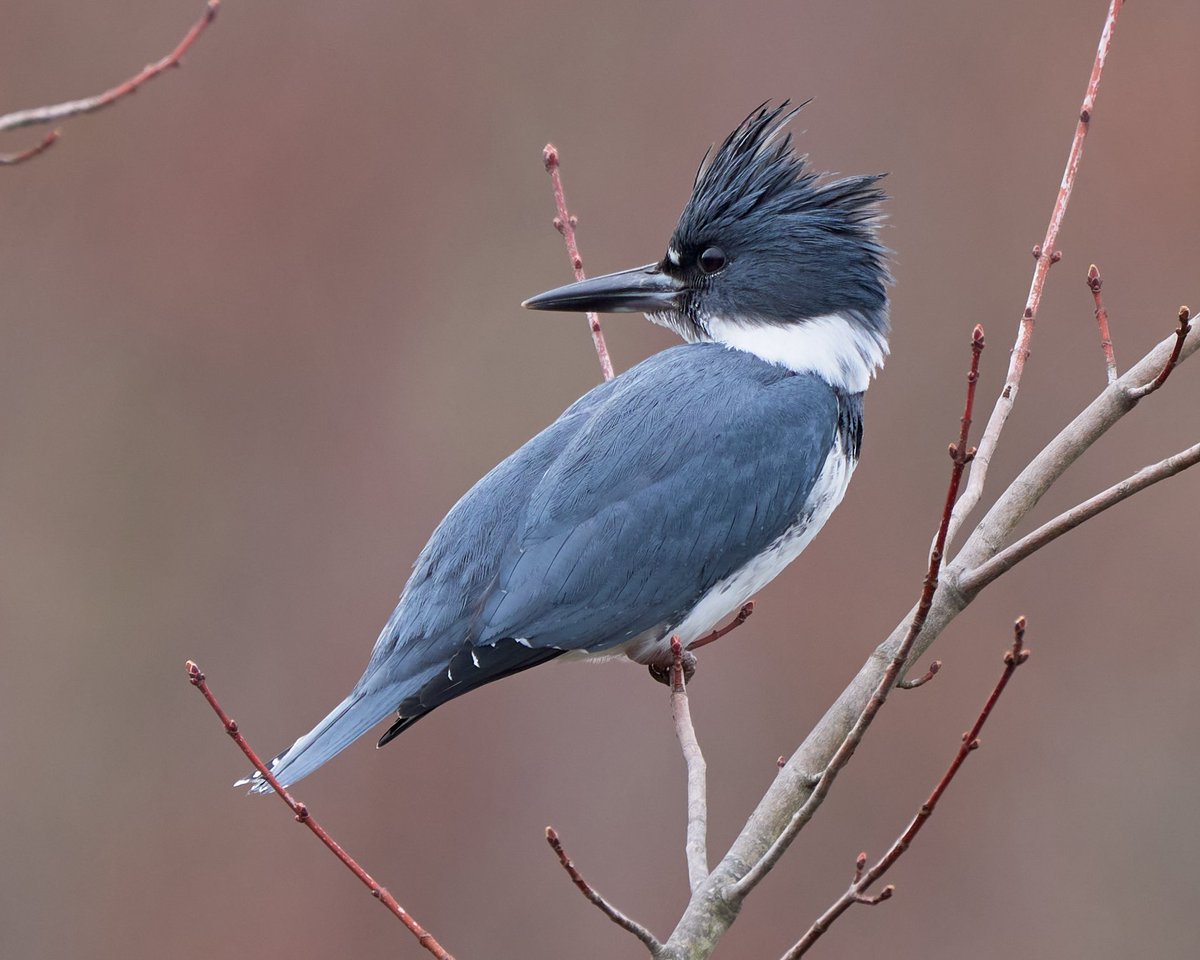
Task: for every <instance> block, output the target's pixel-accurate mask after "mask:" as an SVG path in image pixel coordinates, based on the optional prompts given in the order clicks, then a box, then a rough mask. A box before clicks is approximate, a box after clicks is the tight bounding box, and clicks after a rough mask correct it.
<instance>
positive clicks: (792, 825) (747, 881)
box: [734, 324, 984, 897]
mask: <svg viewBox="0 0 1200 960" xmlns="http://www.w3.org/2000/svg"><path fill="white" fill-rule="evenodd" d="M983 347H984V338H983V327H981V326H980V325H979V324H976V325H975V329H974V331H973V332H972V334H971V368H970V370H969V371H968V373H967V397H966V401H965V403H964V404H963V415H962V420H961V421H960V428H959V435H958V442H957V443H952V444H950V450H949V453H950V459H951V461H952V462H953V466H952V467H951V470H950V483H949V484H948V485H947V488H946V501H945V505H944V506H943V508H942V519H941V523H939V524H938V532H937V536H936V537H935V538H934V544H933V549H932V550H930V552H929V567H928V569H927V571H926V574H925V581H924V584H923V586H922V589H921V599H920V601H919V602H918V603H917V609H916V612H915V613H914V614H913V618H912V621H911V622H910V624H909V627H908V633H907V634H906V635H905V637H904V641H903V642H902V643H901V644H900V646H899V647H898V648H897V649H896V652H895V654H894V655H893V656H892V659H891V662H890V663H889V664H888V667H887V670H885V671H884V674H883V677H882V678H881V679H880V681H879V683H878V684H877V685H876V687H875V690H874V692H873V693H872V694H871V698H870V700H868V701H867V705H866V707H864V708H863V711H862V713H861V714H860V715H859V717H858V720H857V721H855V723H854V725H853V726H852V727H851V728H850V731H849V733H847V734H846V737H845V739H843V740H842V742H841V744H840V745H839V746H838V748H837V750H836V752H835V753H834V754H833V757H832V758H831V759H830V760H829V763H828V764H827V765H826V767H825V770H824V772H822V774H821V777H820V779H819V780H818V781H817V784H816V786H815V787H813V789H812V792H811V793H810V794H809V795H808V799H807V800H805V801H804V804H803V805H802V806H801V807H800V809H799V810H797V811H796V812H795V813H794V814H793V815H792V817H791V820H790V821H789V822H788V825H787V827H785V828H784V830H783V831H782V832H781V833H780V834H779V836H778V837H776V838H775V841H774V842H773V843H772V844H771V846H770V847H769V848H768V850H767V852H766V853H764V854H763V856H762V857H761V858H760V859H759V861H758V862H757V863H756V864H754V866H753V867H751V868H750V869H749V870H748V871H747V872H746V873H745V875H744V876H742V878H741V879H740V880H738V881H737V883H736V884H735V885H734V889H735V890H736V892H737V894H738V895H740V896H742V897H744V896H745V895H746V894H747V893H749V892H750V891H751V890H753V889H754V888H755V887H756V886H757V885H758V883H759V882H760V881H761V880H762V879H763V877H765V876H766V875H767V874H768V873H770V871H771V869H772V868H773V867H774V866H775V864H776V863H777V862H778V861H779V858H780V857H781V856H783V854H784V851H786V850H787V848H788V846H790V845H791V842H792V841H793V840H794V839H795V838H796V836H797V834H799V832H800V831H801V830H802V829H803V827H804V825H805V824H806V823H807V822H808V821H809V820H810V819H811V818H812V815H813V814H814V813H815V812H816V810H817V808H818V807H819V806H820V805H821V804H822V803H823V802H824V800H825V796H826V794H827V793H828V792H829V790H830V788H831V787H832V786H833V781H834V780H835V779H836V777H837V775H838V773H839V771H840V770H841V769H842V768H843V767H844V766H845V765H846V764H847V763H849V762H850V758H851V757H852V756H853V755H854V751H855V750H856V749H858V745H859V743H861V742H862V738H863V736H864V735H865V734H866V732H867V728H868V727H870V725H871V723H872V722H873V721H874V719H875V716H876V715H877V714H878V713H879V710H880V709H881V708H882V707H883V704H884V702H885V701H886V700H887V697H888V694H889V693H890V692H891V689H892V687H893V686H894V685H895V683H896V681H897V680H898V679H899V677H900V674H901V673H902V671H903V670H904V667H905V665H906V664H907V663H908V656H909V653H910V652H911V651H912V648H913V644H914V643H916V640H917V637H918V636H919V635H920V633H921V628H922V627H924V626H925V620H926V618H927V617H928V616H929V610H930V607H931V606H932V605H933V595H934V593H935V592H936V591H937V585H938V573H939V572H940V570H941V566H942V556H943V553H944V551H945V547H946V532H947V530H948V528H949V526H950V516H951V513H952V511H953V510H954V502H955V500H956V498H957V497H958V487H959V483H960V482H961V480H962V475H963V470H964V469H965V467H966V465H967V463H968V462H970V460H971V457H972V456H973V455H974V452H975V451H974V450H973V449H968V448H967V437H968V435H969V433H970V429H971V414H972V411H973V409H974V405H975V386H976V384H977V383H978V382H979V358H980V355H981V354H982V353H983Z"/></svg>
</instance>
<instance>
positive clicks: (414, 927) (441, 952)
mask: <svg viewBox="0 0 1200 960" xmlns="http://www.w3.org/2000/svg"><path fill="white" fill-rule="evenodd" d="M187 672H188V680H189V681H191V684H192V686H194V687H196V688H197V689H198V690H199V691H200V692H201V693H202V694H203V695H204V699H205V700H207V701H208V705H209V706H210V707H212V709H213V712H214V713H215V714H216V715H217V716H218V717H219V718H220V720H221V723H222V724H224V726H225V732H226V733H228V734H229V736H230V737H232V738H233V742H234V743H236V744H237V745H238V747H239V748H240V749H241V751H242V753H244V754H245V755H246V759H247V760H249V761H250V762H251V763H252V764H254V769H255V770H257V771H258V772H259V773H261V774H262V775H263V777H264V778H265V779H266V781H267V783H269V784H270V785H271V787H272V788H273V789H274V791H275V793H276V794H278V795H279V799H280V800H282V801H283V802H284V803H286V804H287V805H288V807H290V808H291V811H292V813H294V814H295V815H296V820H297V821H298V822H299V823H302V824H304V825H305V826H306V827H308V829H309V830H311V831H312V833H313V834H314V835H315V836H316V837H317V839H318V840H320V841H321V842H322V843H323V844H325V846H326V847H327V848H328V849H329V851H330V852H331V853H332V854H333V855H334V856H335V857H337V858H338V859H339V860H341V861H342V863H343V864H345V866H346V868H347V869H348V870H349V871H350V872H351V873H353V874H354V875H355V876H356V877H358V879H359V881H360V882H361V883H362V884H363V885H364V886H365V887H366V888H367V889H368V890H370V891H371V896H373V897H374V898H375V899H376V900H378V901H379V902H380V903H382V904H383V905H384V906H385V907H387V908H388V910H390V911H391V912H392V913H393V914H395V915H396V917H398V918H399V920H400V922H401V923H403V924H404V925H405V926H406V927H407V928H408V929H409V931H410V932H411V933H412V935H413V936H414V937H416V938H417V942H418V943H420V944H421V946H422V947H424V948H425V949H426V950H427V951H429V953H431V954H433V956H435V957H437V958H438V960H454V958H453V957H452V956H451V955H450V954H449V953H447V952H446V950H445V948H444V947H443V946H442V945H441V944H440V943H438V942H437V940H436V939H434V936H433V934H431V933H430V932H429V931H428V930H426V929H425V928H424V927H422V926H421V925H420V924H419V923H417V921H416V920H414V919H413V917H412V915H411V914H409V913H408V911H406V910H405V909H404V908H403V907H402V906H400V904H399V903H398V902H397V901H396V898H395V897H394V896H392V895H391V894H390V893H388V891H387V890H386V889H385V888H384V887H383V886H382V885H380V884H379V883H378V882H377V881H376V880H375V878H374V877H372V876H371V875H370V874H369V873H367V871H366V870H364V869H363V868H362V867H361V866H360V865H359V863H358V861H357V860H355V859H354V858H353V857H352V856H350V854H348V853H347V852H346V851H345V850H344V849H343V848H342V846H341V844H339V843H338V842H337V841H336V840H334V839H333V837H331V836H330V835H329V834H328V833H327V832H326V830H325V828H324V827H322V826H321V825H320V824H319V823H317V821H316V818H314V817H313V815H312V814H311V813H309V810H308V807H306V806H305V805H304V804H303V803H300V802H299V801H297V800H295V799H293V798H292V795H291V794H290V793H288V792H287V790H285V789H284V787H283V785H282V784H281V783H280V782H279V781H278V780H276V779H275V775H274V774H273V773H271V771H270V769H269V768H268V767H267V765H266V764H265V763H263V761H262V760H261V759H260V758H259V756H258V754H257V753H256V752H255V751H254V748H253V747H251V746H250V744H249V743H248V742H247V740H246V738H245V737H244V736H242V734H241V731H239V730H238V725H237V722H236V721H235V720H233V719H231V718H230V716H229V714H227V713H226V712H225V710H224V709H223V708H222V707H221V704H220V703H219V702H218V701H217V698H216V696H215V695H214V694H213V692H212V690H210V689H209V686H208V683H207V681H206V680H205V677H204V674H203V673H202V672H201V670H200V668H199V667H198V666H196V664H195V663H194V662H193V661H191V660H189V661H188V662H187Z"/></svg>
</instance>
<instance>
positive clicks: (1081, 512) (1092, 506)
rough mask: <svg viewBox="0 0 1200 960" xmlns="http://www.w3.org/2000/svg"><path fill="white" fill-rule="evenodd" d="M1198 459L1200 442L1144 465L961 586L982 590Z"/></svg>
mask: <svg viewBox="0 0 1200 960" xmlns="http://www.w3.org/2000/svg"><path fill="white" fill-rule="evenodd" d="M1198 462H1200V443H1198V444H1196V445H1195V446H1194V447H1188V448H1187V449H1186V450H1183V451H1181V452H1179V453H1177V454H1175V455H1174V456H1172V457H1167V458H1166V459H1165V460H1160V461H1159V462H1158V463H1155V464H1151V465H1150V466H1148V467H1143V468H1142V469H1141V470H1139V471H1138V472H1137V473H1135V474H1134V475H1133V476H1131V477H1126V478H1125V479H1124V480H1122V481H1121V482H1120V483H1115V484H1113V485H1112V486H1111V487H1109V488H1108V489H1107V490H1105V491H1104V492H1103V493H1098V494H1096V496H1094V497H1092V498H1090V499H1088V500H1085V501H1083V503H1081V504H1079V505H1078V506H1075V507H1072V508H1071V509H1070V510H1067V511H1065V512H1063V513H1060V514H1059V515H1058V516H1057V517H1055V518H1054V519H1053V520H1051V521H1049V522H1047V523H1044V524H1042V525H1041V526H1040V527H1038V528H1037V529H1036V530H1034V531H1033V533H1031V534H1029V535H1028V536H1025V537H1022V538H1021V539H1020V540H1018V541H1017V542H1016V543H1014V544H1013V545H1012V546H1010V547H1006V548H1005V549H1004V550H1001V551H1000V552H999V553H998V554H996V556H994V557H992V559H990V560H988V561H987V562H986V563H981V564H980V565H979V566H978V567H976V568H975V569H974V570H971V571H970V572H969V573H966V574H964V575H963V576H962V578H961V579H960V580H959V582H958V587H959V589H960V590H963V591H966V592H969V593H975V592H977V591H979V590H982V589H983V588H984V587H986V586H987V585H988V584H989V583H991V582H992V581H993V580H995V579H996V578H997V577H998V576H1000V575H1001V574H1002V573H1005V572H1007V571H1008V570H1011V569H1012V568H1013V567H1014V566H1016V565H1017V564H1018V563H1020V562H1021V561H1022V560H1024V559H1025V558H1026V557H1028V556H1029V555H1030V554H1032V553H1035V552H1036V551H1038V550H1040V549H1042V547H1044V546H1046V544H1048V543H1051V542H1052V541H1054V540H1057V539H1058V538H1059V537H1061V536H1062V535H1063V534H1064V533H1066V532H1067V531H1068V530H1074V529H1075V528H1076V527H1077V526H1079V525H1080V524H1081V523H1083V522H1084V521H1085V520H1090V519H1091V518H1092V517H1094V516H1096V514H1098V513H1102V512H1103V511H1105V510H1107V509H1108V508H1109V507H1112V506H1115V505H1116V504H1118V503H1120V502H1121V501H1122V500H1124V499H1126V498H1127V497H1132V496H1133V495H1134V494H1135V493H1137V492H1138V491H1140V490H1145V489H1146V487H1149V486H1152V485H1153V484H1156V483H1158V482H1159V481H1160V480H1166V479H1167V478H1168V477H1173V476H1175V474H1177V473H1182V472H1183V471H1184V470H1186V469H1187V468H1188V467H1192V466H1195V465H1196V463H1198Z"/></svg>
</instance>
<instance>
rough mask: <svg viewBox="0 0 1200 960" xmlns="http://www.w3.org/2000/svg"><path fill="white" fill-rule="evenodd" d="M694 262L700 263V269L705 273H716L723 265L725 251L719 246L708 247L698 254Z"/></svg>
mask: <svg viewBox="0 0 1200 960" xmlns="http://www.w3.org/2000/svg"><path fill="white" fill-rule="evenodd" d="M696 263H698V264H699V265H700V269H701V270H703V271H704V272H705V273H716V272H717V271H718V270H720V269H721V268H722V267H723V266H725V251H724V250H722V249H721V248H720V247H709V248H708V249H707V250H705V251H704V252H703V253H702V254H700V256H699V258H697V260H696Z"/></svg>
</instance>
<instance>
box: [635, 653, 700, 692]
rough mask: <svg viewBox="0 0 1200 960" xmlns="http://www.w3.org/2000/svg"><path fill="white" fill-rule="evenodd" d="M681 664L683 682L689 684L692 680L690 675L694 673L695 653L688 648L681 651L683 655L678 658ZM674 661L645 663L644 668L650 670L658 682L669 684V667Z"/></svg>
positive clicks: (692, 675)
mask: <svg viewBox="0 0 1200 960" xmlns="http://www.w3.org/2000/svg"><path fill="white" fill-rule="evenodd" d="M680 662H681V663H682V665H683V682H684V684H689V683H691V682H692V677H694V676H695V675H696V663H697V661H696V655H695V654H694V653H692V652H691V651H689V650H684V651H683V656H682V657H681V658H680ZM673 666H674V662H673V661H671V660H667V661H666V662H665V663H650V664H647V665H646V669H647V670H649V671H650V676H652V677H653V678H654V679H655V680H657V681H658V682H659V683H662V684H666V685H667V686H668V687H669V686H670V685H671V668H672V667H673Z"/></svg>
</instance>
